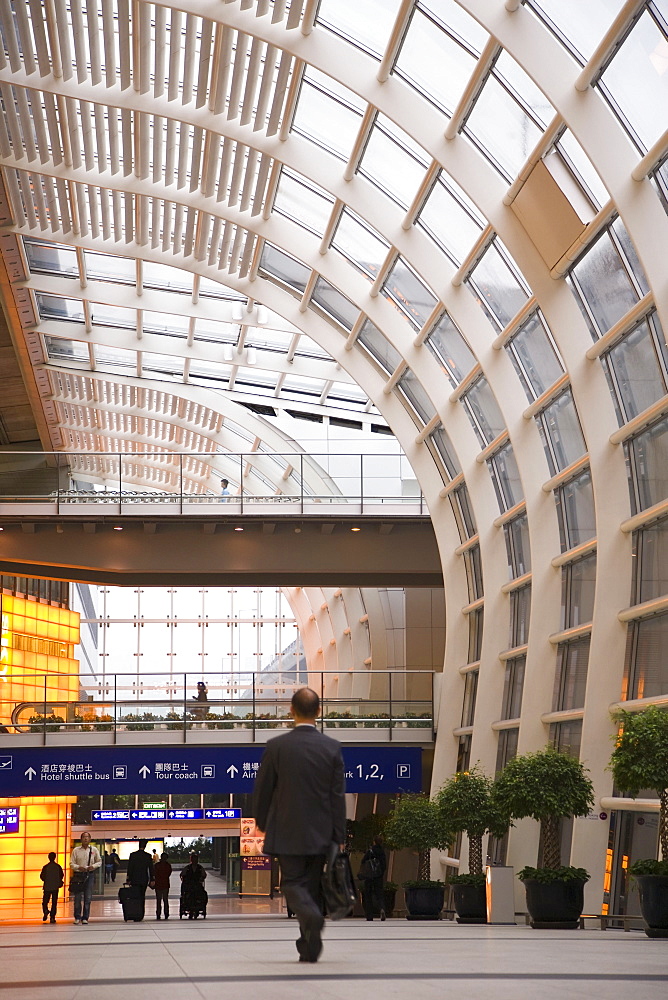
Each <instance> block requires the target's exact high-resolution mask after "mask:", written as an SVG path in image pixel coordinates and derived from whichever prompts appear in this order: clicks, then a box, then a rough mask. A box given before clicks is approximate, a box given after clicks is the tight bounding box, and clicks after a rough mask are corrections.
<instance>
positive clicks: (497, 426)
mask: <svg viewBox="0 0 668 1000" xmlns="http://www.w3.org/2000/svg"><path fill="white" fill-rule="evenodd" d="M462 402H463V404H464V408H465V410H466V412H467V413H468V415H469V419H470V420H471V423H472V424H473V429H474V431H475V432H476V434H477V436H478V438H479V440H480V443H481V445H482V446H483V447H485V446H486V445H488V444H491V442H492V441H493V440H494V439H495V438H497V437H498V436H499V434H500V433H501V431H502V430H503V429H504V428H505V426H506V422H505V420H504V419H503V414H502V413H501V410H500V409H499V404H498V403H497V401H496V399H495V397H494V393H493V392H492V390H491V388H490V385H489V382H488V381H487V379H486V378H479V379H477V380H476V381H475V382H474V383H473V385H472V386H471V388H470V389H469V390H468V392H467V393H466V394H465V395H464V396H463V397H462Z"/></svg>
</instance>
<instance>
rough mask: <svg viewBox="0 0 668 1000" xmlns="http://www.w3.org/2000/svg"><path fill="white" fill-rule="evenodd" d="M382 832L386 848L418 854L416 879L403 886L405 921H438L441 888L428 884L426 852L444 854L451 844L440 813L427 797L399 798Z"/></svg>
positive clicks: (434, 883)
mask: <svg viewBox="0 0 668 1000" xmlns="http://www.w3.org/2000/svg"><path fill="white" fill-rule="evenodd" d="M384 832H385V838H386V841H387V844H388V846H389V847H392V848H395V849H398V850H402V849H403V848H407V849H408V850H412V851H416V852H417V854H418V872H417V879H415V880H412V881H410V882H404V889H405V890H406V892H405V895H406V907H407V909H408V911H409V919H423V920H424V919H431V920H436V919H438V915H439V914H440V912H441V910H442V909H443V897H444V885H443V883H442V882H439V881H432V880H431V856H430V852H431V851H432V850H433V849H435V848H440V849H441V850H444V849H445V848H446V847H447V846H448V844H449V842H450V841H451V840H452V835H451V833H450V832H449V830H447V829H446V828H445V827H444V826H443V819H442V814H441V811H440V809H439V808H438V807H437V806H436V804H435V803H434V802H432V800H431V799H430V798H429V797H428V796H427V795H423V794H419V795H411V794H407V795H402V796H401V798H399V799H397V800H396V802H395V804H394V809H393V811H392V812H391V813H390V815H389V816H388V818H387V822H386V824H385V831H384Z"/></svg>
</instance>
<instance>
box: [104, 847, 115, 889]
mask: <svg viewBox="0 0 668 1000" xmlns="http://www.w3.org/2000/svg"><path fill="white" fill-rule="evenodd" d="M103 860H104V884H105V885H108V884H109V883H110V882H111V873H112V871H113V869H114V863H113V861H112V860H111V857H110V856H109V854H108V853H107V851H105V852H104V858H103Z"/></svg>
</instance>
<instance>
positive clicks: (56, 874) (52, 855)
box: [39, 851, 65, 924]
mask: <svg viewBox="0 0 668 1000" xmlns="http://www.w3.org/2000/svg"><path fill="white" fill-rule="evenodd" d="M39 877H40V878H41V880H42V882H43V883H44V892H43V894H42V913H43V914H44V916H43V917H42V920H44V921H46V920H48V918H49V917H51V923H52V924H55V922H56V910H57V909H58V890H59V889H60V887H61V885H62V884H63V882H64V881H65V875H64V873H63V869H62V867H61V865H59V864H58V862H57V861H56V852H55V851H50V852H49V860H48V863H47V864H45V865H44V867H43V868H42V870H41V872H40V873H39Z"/></svg>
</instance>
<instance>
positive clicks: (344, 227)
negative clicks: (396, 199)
mask: <svg viewBox="0 0 668 1000" xmlns="http://www.w3.org/2000/svg"><path fill="white" fill-rule="evenodd" d="M332 246H333V247H334V248H335V249H336V250H340V251H341V253H342V254H344V256H346V257H347V258H348V259H349V260H351V261H352V262H353V264H355V265H356V266H357V267H359V268H360V269H361V270H362V271H364V272H365V273H366V274H368V275H370V276H371V277H372V278H373V277H375V276H376V274H377V273H378V271H379V269H380V265H381V264H382V263H383V261H384V260H385V257H386V255H387V251H388V250H389V246H390V245H389V243H387V242H386V241H385V240H384V239H382V238H381V237H380V236H379V235H378V233H376V232H374V231H373V230H372V229H371V228H370V227H369V226H367V225H366V224H365V223H363V222H362V221H361V220H360V219H358V218H357V216H356V215H354V214H353V213H352V212H351V211H350V210H349V209H346V210H344V212H343V213H342V215H341V218H340V220H339V224H338V226H337V227H336V232H335V233H334V237H333V239H332Z"/></svg>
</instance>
